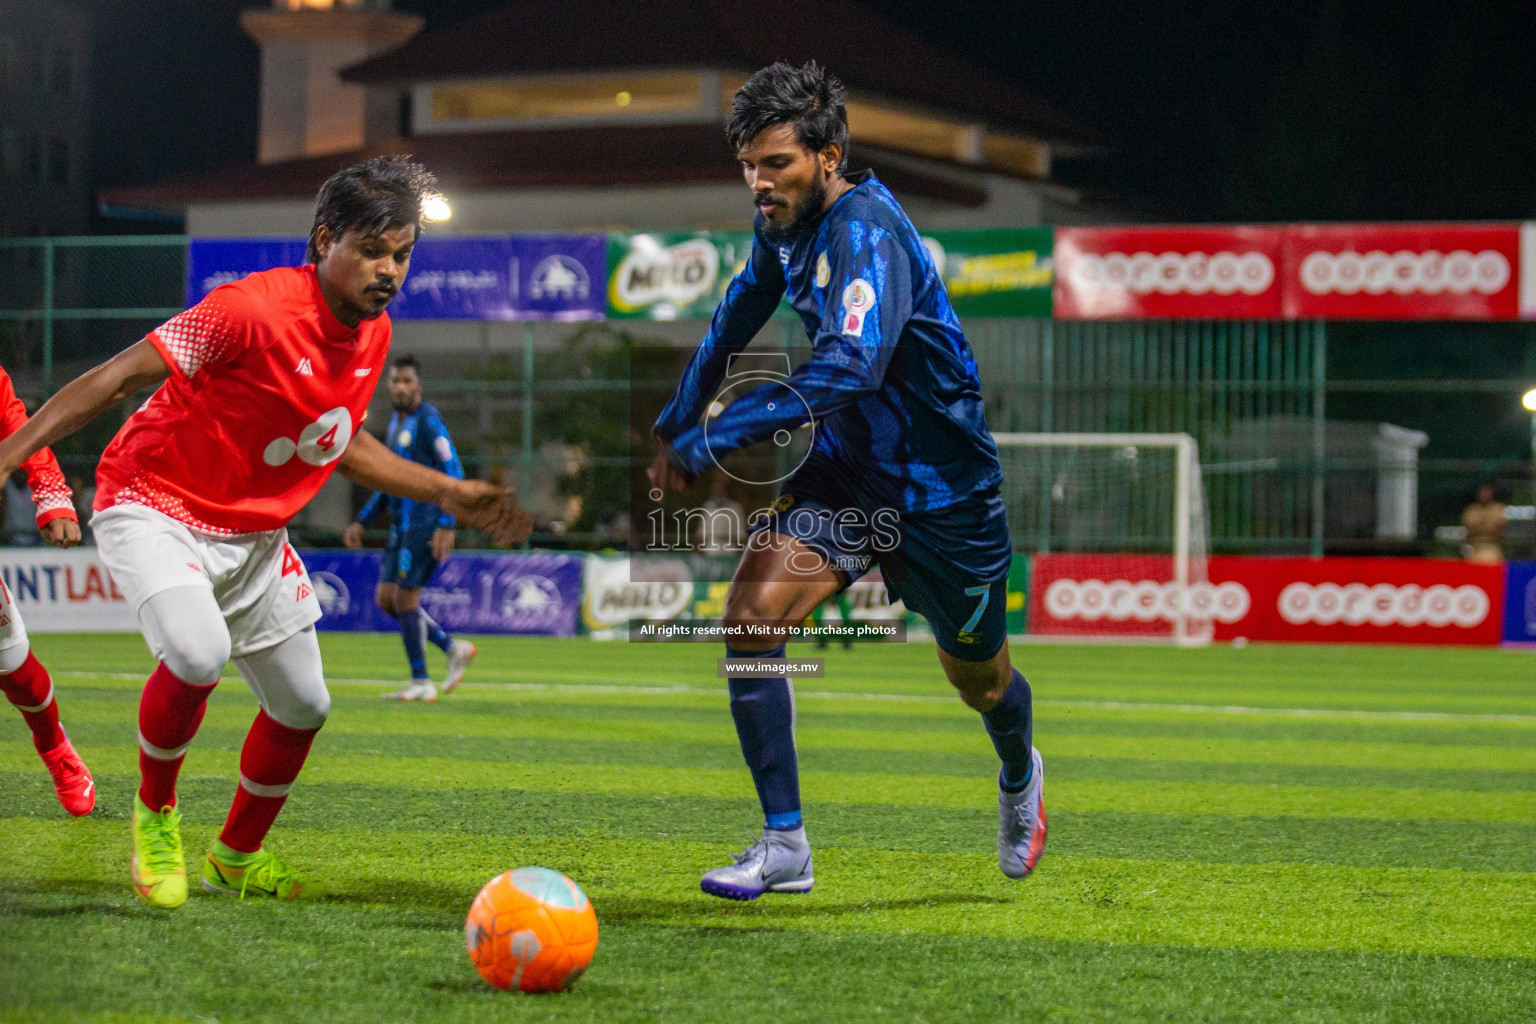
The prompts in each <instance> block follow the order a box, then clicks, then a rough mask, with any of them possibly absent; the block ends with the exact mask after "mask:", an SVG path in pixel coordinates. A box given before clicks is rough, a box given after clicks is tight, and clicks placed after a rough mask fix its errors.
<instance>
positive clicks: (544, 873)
mask: <svg viewBox="0 0 1536 1024" xmlns="http://www.w3.org/2000/svg"><path fill="white" fill-rule="evenodd" d="M464 944H465V946H467V947H468V948H469V959H470V960H471V961H472V962H473V963H474V965H475V969H476V970H478V971H479V972H480V975H481V977H483V978H485V980H486V981H488V982H490V983H491V984H492V985H495V986H496V987H497V988H499V989H513V988H516V989H521V990H522V991H524V992H554V991H557V990H559V989H564V988H570V987H571V986H572V985H574V984H575V983H576V979H577V978H579V977H581V973H582V972H583V971H585V970H586V969H587V965H588V964H590V963H591V962H592V954H593V953H595V952H597V914H596V913H595V912H594V911H593V910H592V903H591V901H590V900H588V899H587V895H586V893H584V892H582V891H581V888H580V887H579V886H578V885H577V884H576V883H575V882H573V881H571V880H570V879H569V878H567V877H565V876H564V875H562V874H561V873H560V872H558V871H551V870H549V869H548V868H516V869H514V870H512V871H507V872H503V873H502V874H499V875H497V876H496V877H495V878H493V879H491V880H490V881H489V882H486V883H485V888H483V889H481V890H480V895H478V896H476V897H475V902H473V903H471V904H470V906H469V917H468V918H466V919H465V921H464Z"/></svg>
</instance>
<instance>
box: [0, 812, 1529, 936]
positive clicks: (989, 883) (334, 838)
mask: <svg viewBox="0 0 1536 1024" xmlns="http://www.w3.org/2000/svg"><path fill="white" fill-rule="evenodd" d="M3 825H4V827H3V828H0V857H4V859H5V862H6V863H7V864H8V865H9V875H10V877H12V878H13V879H14V878H29V879H34V880H38V881H50V880H61V881H71V882H74V883H79V882H80V881H82V880H84V881H96V882H101V883H106V884H117V885H122V886H126V884H127V883H126V878H125V868H124V866H123V865H122V863H121V857H120V856H119V857H111V858H103V857H102V856H101V855H100V852H99V851H101V850H104V849H106V848H108V847H109V846H110V847H116V846H117V845H119V843H118V840H119V839H120V836H121V829H120V826H117V825H116V824H115V823H108V822H95V821H89V820H87V821H77V822H41V821H35V820H29V819H14V818H12V819H6V820H4V822H3ZM66 830H68V831H66ZM108 830H110V835H109V834H108ZM185 832H186V836H185V838H186V842H187V844H188V846H189V847H190V848H191V849H192V850H198V849H201V848H202V847H203V846H204V845H206V844H207V843H208V842H210V841H211V839H212V838H213V829H212V828H209V827H201V826H193V827H189V828H187V829H186V830H185ZM85 834H90V835H91V838H92V840H93V841H92V842H90V843H88V844H82V843H80V842H78V839H79V838H80V837H81V836H82V835H85ZM70 838H73V839H75V840H77V841H75V842H69V841H66V840H67V839H70ZM283 852H284V855H285V856H287V857H288V858H289V859H291V860H293V861H294V862H295V863H298V864H301V865H306V866H308V865H313V867H312V870H321V871H323V872H324V873H325V874H326V875H327V876H329V877H330V878H331V879H334V880H335V884H333V885H332V886H331V887H330V890H329V895H330V898H332V899H334V900H339V901H342V902H345V903H357V902H364V903H391V904H396V905H406V906H417V907H424V908H426V907H435V908H440V909H449V908H452V907H462V906H464V905H467V903H468V901H469V897H470V896H471V895H472V894H473V892H474V891H475V889H476V888H478V887H479V885H480V884H481V882H482V881H483V880H484V879H486V878H489V877H490V876H491V875H493V874H495V873H497V872H498V871H501V870H505V868H506V867H507V866H508V865H509V864H515V863H545V864H555V865H559V866H560V867H561V868H562V869H563V870H566V871H567V872H568V873H570V874H571V875H572V876H573V877H576V878H579V879H582V880H583V883H584V885H585V887H586V889H587V892H588V894H589V895H590V896H591V897H592V900H593V904H594V905H595V906H596V907H597V910H598V914H599V915H600V916H601V917H604V918H606V919H607V920H609V921H614V922H623V923H625V924H657V925H665V926H668V927H720V928H751V929H763V928H768V929H783V930H789V931H815V932H848V933H855V934H893V935H900V934H911V933H916V932H922V933H929V934H937V935H950V936H967V935H974V936H988V937H991V938H993V939H995V940H1000V941H1006V940H1010V939H1012V940H1023V939H1062V938H1068V937H1072V938H1076V939H1084V938H1086V939H1089V940H1091V941H1096V942H1111V943H1117V944H1128V945H1175V946H1190V947H1200V948H1233V949H1282V950H1311V951H1327V950H1333V951H1357V952H1385V951H1396V952H1407V953H1422V954H1449V955H1458V956H1473V957H1519V958H1526V959H1529V958H1533V957H1536V893H1533V889H1532V886H1531V878H1530V876H1529V875H1525V874H1495V873H1486V874H1474V873H1471V872H1464V871H1454V870H1430V869H1405V868H1348V867H1335V866H1326V865H1240V866H1234V865H1226V864H1209V863H1190V862H1162V861H1129V862H1128V861H1121V860H1114V859H1109V858H1083V859H1076V858H1061V859H1059V860H1057V861H1054V862H1052V861H1050V860H1049V859H1048V860H1047V861H1046V862H1045V863H1046V865H1048V866H1047V867H1043V868H1042V869H1041V871H1040V872H1038V873H1037V874H1036V876H1035V877H1034V878H1032V879H1030V880H1029V881H1028V882H1026V883H1022V884H1020V883H1013V882H1010V880H1008V879H1005V878H1003V877H1002V876H1001V875H1000V874H999V873H998V871H997V866H996V863H995V860H994V859H993V858H992V857H990V856H986V855H983V854H976V855H948V854H929V855H926V856H923V857H913V856H911V855H909V854H903V853H893V852H886V851H880V850H850V849H827V850H824V851H823V852H822V853H821V855H820V857H819V858H818V860H817V864H816V873H817V892H816V893H815V894H813V895H812V896H811V897H808V898H806V899H796V900H790V899H775V900H765V901H762V902H761V903H758V904H749V905H734V904H723V903H722V901H719V900H714V899H711V898H710V897H707V896H704V895H702V894H700V893H699V892H698V890H697V888H696V886H697V880H698V876H699V873H700V872H701V871H703V870H705V869H707V868H708V867H710V866H713V865H714V864H715V863H717V862H718V861H719V859H720V852H719V847H718V846H717V845H715V844H696V843H686V842H665V841H663V842H645V841H637V840H623V841H619V842H614V841H605V840H602V839H598V838H595V837H591V836H583V837H580V838H579V839H575V840H547V839H546V840H539V839H533V838H528V839H516V840H503V841H498V842H496V843H465V842H463V841H462V839H461V837H458V836H446V837H445V836H442V835H440V834H436V833H433V832H420V833H406V832H398V833H389V832H373V831H370V830H349V829H326V830H323V831H305V830H288V831H286V832H285V833H284V838H283ZM198 898H203V897H202V895H201V894H199V897H198ZM212 898H217V897H212ZM1319 901H1322V902H1323V903H1324V904H1325V905H1332V906H1348V907H1349V908H1350V909H1351V913H1350V914H1349V915H1347V916H1346V915H1318V914H1317V913H1316V906H1317V903H1318V902H1319Z"/></svg>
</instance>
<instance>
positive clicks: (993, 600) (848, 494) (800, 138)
mask: <svg viewBox="0 0 1536 1024" xmlns="http://www.w3.org/2000/svg"><path fill="white" fill-rule="evenodd" d="M844 95H845V94H844V90H843V87H842V85H841V83H839V82H838V81H837V80H836V79H835V78H833V77H831V76H830V75H828V74H827V72H826V71H825V70H824V69H822V68H820V67H818V66H817V65H815V64H814V63H813V64H807V65H805V66H803V67H792V66H790V65H787V64H783V63H779V64H774V65H772V66H770V67H767V68H764V69H763V70H761V71H759V72H758V73H757V74H755V75H753V76H752V77H751V78H750V79H748V81H747V83H746V84H745V85H744V86H742V88H741V90H740V91H739V92H738V93H737V94H736V96H735V98H734V100H733V101H732V104H731V114H730V118H729V122H728V125H727V134H728V137H729V140H730V142H731V144H732V145H733V147H734V148H735V150H736V155H737V157H738V158H739V159H740V161H741V164H742V168H743V170H744V173H745V176H746V182H747V185H748V187H749V188H750V189H751V190H752V198H753V202H754V204H755V205H756V208H757V216H756V219H755V223H754V234H755V238H754V242H753V246H752V254H751V257H750V258H749V260H748V262H747V264H746V266H745V267H744V268H743V269H742V271H741V272H740V273H739V274H737V275H736V277H735V279H734V280H732V281H731V283H730V285H729V287H728V288H727V290H726V294H725V298H724V299H723V300H722V301H721V303H720V307H719V309H717V310H716V311H715V316H714V320H713V321H712V322H711V324H710V327H709V332H708V333H707V334H706V335H705V337H704V340H703V341H702V342H701V343H700V345H699V347H698V350H697V351H696V352H695V353H694V355H693V359H692V361H691V362H690V363H689V365H688V368H687V370H686V371H685V372H684V375H683V378H682V381H681V382H680V383H679V385H678V387H677V390H676V392H675V393H674V394H673V396H672V399H671V401H670V402H669V403H668V405H667V406H666V408H665V409H664V410H663V412H662V414H661V416H660V418H659V419H658V420H657V422H656V425H655V428H654V433H655V436H656V438H657V440H658V442H659V446H660V452H659V454H658V455H657V457H656V461H655V462H654V463H653V464H652V466H651V468H650V470H649V476H650V479H651V482H652V484H653V486H655V487H658V488H662V489H664V490H672V491H677V490H681V489H683V488H685V487H687V486H688V485H689V484H690V483H691V482H692V481H693V480H694V479H696V478H697V477H698V476H699V475H701V474H703V473H706V472H709V471H710V470H711V469H712V468H713V467H715V466H716V465H717V462H718V460H719V459H721V458H722V457H723V456H724V455H726V454H727V453H728V452H731V451H734V450H737V449H740V448H744V447H746V446H748V445H752V444H755V443H758V442H760V441H776V442H777V443H779V444H781V445H782V444H784V443H785V442H786V440H787V439H788V438H789V436H790V434H789V432H792V431H795V430H798V429H801V428H803V427H806V426H807V425H809V429H810V430H811V431H812V432H813V434H812V437H813V440H812V442H811V446H810V450H809V452H808V454H807V456H806V458H805V461H804V462H803V463H801V465H800V466H799V468H798V469H796V470H795V472H794V473H793V475H792V476H790V477H789V478H788V479H787V480H786V481H784V483H783V485H782V489H781V491H780V494H779V498H778V500H777V501H775V502H774V504H773V506H772V509H771V510H770V513H769V514H767V515H764V516H759V517H758V519H757V523H756V530H755V532H753V533H752V534H751V536H750V537H749V538H748V544H747V549H746V551H745V552H744V553H743V555H742V560H741V564H740V565H739V566H738V568H737V571H736V575H735V578H734V579H733V580H732V583H731V589H730V592H729V596H728V597H727V599H726V607H725V624H726V626H727V627H729V628H733V629H735V630H738V632H736V633H734V634H733V635H732V639H731V640H730V641H729V642H728V643H727V646H726V654H727V656H728V657H733V658H752V659H755V660H756V661H758V662H759V663H762V662H765V661H766V662H768V663H769V664H772V663H773V662H775V661H779V660H780V659H782V658H783V657H784V637H785V636H786V635H787V633H786V629H787V627H788V625H790V624H792V623H799V622H802V621H804V619H805V617H806V615H807V614H809V613H810V611H811V610H812V609H813V608H815V607H816V606H817V605H819V604H821V603H822V602H823V601H825V600H827V598H829V597H831V596H833V595H834V594H836V593H837V592H839V591H840V590H842V589H843V588H845V587H847V586H848V585H849V583H851V582H852V581H853V580H855V579H857V578H858V577H859V576H860V575H861V574H863V573H864V572H866V571H867V570H868V569H869V568H870V567H871V566H872V565H873V564H876V563H878V564H879V565H880V567H881V570H882V572H883V574H884V577H885V580H886V584H887V587H888V588H889V589H890V591H891V592H892V595H893V596H894V597H898V598H900V599H901V600H903V601H904V602H906V604H907V606H908V607H909V608H911V609H913V610H915V611H918V612H920V613H922V615H923V616H924V617H925V618H926V619H927V620H928V622H929V624H930V625H931V626H932V628H933V633H934V636H935V638H936V639H937V641H938V648H939V662H940V664H941V665H942V666H943V668H944V673H945V675H947V676H948V677H949V681H950V682H951V683H952V684H953V685H954V686H955V688H956V689H957V690H958V691H959V694H960V699H961V700H963V701H964V702H965V703H966V704H968V705H970V706H971V707H972V708H974V709H975V710H977V711H978V712H980V713H981V717H982V721H983V723H984V725H985V727H986V730H987V732H988V733H989V734H990V735H991V738H992V742H993V745H994V747H995V748H996V750H997V753H998V756H999V757H1000V758H1001V759H1002V769H1001V771H1000V773H999V776H998V804H999V811H1000V818H1001V822H1000V827H999V831H998V837H997V855H998V864H999V866H1000V867H1001V868H1002V871H1003V873H1004V874H1006V875H1008V876H1009V877H1011V878H1023V877H1025V876H1027V875H1029V873H1030V872H1031V871H1033V870H1034V867H1035V864H1036V862H1037V861H1038V860H1039V858H1040V856H1041V854H1042V853H1043V852H1044V847H1045V831H1046V823H1045V811H1044V806H1043V804H1042V790H1043V781H1044V780H1043V774H1044V773H1043V768H1042V766H1041V761H1040V754H1039V752H1038V751H1036V750H1035V749H1034V747H1033V745H1032V732H1033V725H1032V715H1031V701H1030V689H1029V684H1028V683H1027V682H1026V681H1025V679H1024V677H1023V676H1022V675H1021V674H1019V672H1018V671H1016V670H1015V669H1014V668H1013V667H1012V666H1011V664H1010V663H1009V660H1008V644H1007V633H1006V629H1005V625H1004V614H1003V613H1004V605H1005V586H1006V579H1007V575H1008V564H1009V561H1010V559H1011V557H1012V549H1011V544H1010V541H1009V537H1008V525H1007V520H1006V518H1005V515H1004V511H1003V503H1002V500H1001V498H1000V497H999V493H998V490H999V486H1000V484H1001V482H1002V470H1001V467H1000V464H999V462H998V457H997V448H996V445H995V444H994V443H993V441H992V437H991V435H990V434H989V433H988V431H987V424H986V419H985V417H984V416H983V412H982V400H981V388H980V383H979V381H978V380H977V376H976V364H975V361H974V359H973V358H972V355H971V348H970V345H969V343H968V342H967V341H966V339H965V335H964V334H963V333H962V332H961V329H960V321H959V319H958V318H957V317H956V315H955V312H954V310H953V309H952V308H951V307H950V304H949V299H948V296H947V295H946V293H945V291H944V284H943V282H942V281H941V280H940V278H939V275H938V272H937V270H936V269H935V267H934V263H933V259H932V257H931V256H930V255H929V254H928V251H927V249H926V248H925V247H924V246H923V243H922V240H921V238H919V236H918V233H917V231H916V229H914V228H913V226H912V223H911V221H909V220H908V219H907V216H906V214H905V213H903V212H902V209H901V206H900V205H899V204H898V203H897V202H896V200H895V198H894V197H892V195H891V193H890V192H889V191H887V190H886V188H885V186H884V185H882V184H881V183H880V182H879V181H878V180H876V179H875V177H874V176H873V175H872V174H870V173H868V172H861V173H857V174H848V173H845V170H844V169H845V166H846V154H847V149H848V122H847V117H846V113H845V110H844V105H843V103H844ZM785 297H787V298H788V300H789V304H790V306H791V307H793V309H794V311H795V312H796V313H797V314H799V316H800V319H801V321H802V323H803V324H804V326H805V330H806V333H807V334H808V335H809V336H810V340H811V348H812V353H811V356H810V358H809V359H807V360H806V361H805V362H804V363H803V364H802V365H801V366H800V367H799V368H798V369H796V370H795V371H794V373H793V374H791V375H790V376H789V377H787V378H786V379H783V380H781V381H778V382H773V383H765V384H763V385H762V386H759V387H758V388H756V389H755V390H753V391H750V392H748V393H746V394H745V395H742V396H741V397H739V398H737V399H736V400H735V401H734V402H732V403H731V404H729V405H727V406H725V408H724V409H723V411H721V410H719V409H718V408H716V409H715V410H713V413H712V415H711V416H710V418H707V419H704V420H703V421H702V422H701V417H702V416H704V415H705V413H706V410H708V409H709V408H710V406H711V402H712V401H713V399H714V397H715V394H716V389H717V388H718V387H719V386H720V384H721V382H722V380H724V378H725V377H726V375H727V374H728V372H729V361H730V359H731V357H732V356H733V355H735V354H736V353H738V352H740V351H741V350H742V348H743V347H744V346H745V345H747V343H748V342H749V341H751V339H752V338H753V336H754V335H756V334H757V332H758V330H759V329H761V328H762V327H763V325H764V324H765V323H766V322H767V320H768V318H769V316H770V315H771V314H772V313H773V310H774V309H775V307H777V306H778V304H779V302H780V300H781V299H782V298H785ZM753 625H755V626H759V627H761V626H764V625H766V626H769V627H771V629H772V632H771V634H770V635H769V636H767V637H764V636H761V635H754V634H753V633H752V632H751V631H749V630H748V629H747V628H746V627H748V626H753ZM759 671H760V672H761V670H759ZM729 685H730V695H731V714H732V717H733V718H734V719H735V722H736V731H737V735H738V737H739V738H740V740H741V749H742V753H743V754H744V755H745V757H746V761H747V767H748V768H749V769H751V772H752V778H753V781H754V782H755V783H756V787H757V794H758V798H759V800H760V801H761V803H762V806H763V812H764V816H765V819H766V820H765V828H764V831H763V836H762V838H761V839H759V840H757V841H756V842H755V843H754V844H753V845H752V846H751V847H750V848H748V849H747V850H746V851H744V852H743V853H742V854H740V855H739V856H738V857H737V859H736V862H735V863H734V864H731V865H729V866H726V867H723V868H717V869H715V870H713V871H710V872H709V873H707V874H706V875H705V876H704V878H703V881H702V883H701V885H702V888H703V890H704V891H705V892H707V893H710V894H712V895H715V896H723V897H727V898H730V899H746V900H750V899H756V898H757V897H758V896H761V895H762V894H763V893H764V892H807V891H809V890H810V888H811V884H812V873H811V850H810V845H809V843H808V841H807V839H806V834H805V827H804V824H803V822H802V820H801V815H800V784H799V770H798V766H797V763H796V755H795V740H794V721H795V705H794V691H793V689H792V688H791V686H790V684H789V680H788V679H787V678H786V677H785V676H784V675H781V674H775V673H772V672H768V673H766V674H758V675H751V676H749V677H733V678H731V679H730V681H729Z"/></svg>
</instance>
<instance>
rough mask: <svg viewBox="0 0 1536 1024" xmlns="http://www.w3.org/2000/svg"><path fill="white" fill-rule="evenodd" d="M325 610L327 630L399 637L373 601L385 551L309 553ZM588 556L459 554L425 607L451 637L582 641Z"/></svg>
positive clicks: (425, 595)
mask: <svg viewBox="0 0 1536 1024" xmlns="http://www.w3.org/2000/svg"><path fill="white" fill-rule="evenodd" d="M300 557H302V558H303V559H304V564H305V566H306V567H307V568H308V569H309V576H310V579H311V580H312V581H313V582H314V585H315V595H316V596H317V597H319V599H320V607H321V609H322V610H323V611H324V612H325V615H324V617H323V618H322V619H321V620H320V624H319V628H320V629H334V630H362V631H368V630H373V631H380V632H395V631H397V630H398V629H399V628H400V627H399V624H398V623H397V622H396V621H395V620H394V619H392V618H390V617H389V616H387V615H385V614H384V613H383V612H381V611H379V609H378V608H377V607H376V606H375V605H374V603H373V591H374V588H375V587H376V586H377V585H378V582H379V559H380V553H379V552H378V551H376V550H374V551H337V550H319V551H303V552H300ZM581 563H582V556H580V555H570V554H564V553H545V552H536V551H534V552H523V551H519V552H508V553H496V554H492V553H470V552H457V553H455V554H454V555H453V557H451V558H449V559H448V560H446V561H445V562H443V563H442V565H441V566H439V568H438V570H437V575H436V576H434V577H433V579H432V584H431V586H428V587H426V588H425V589H423V590H422V592H421V606H422V607H423V608H425V609H426V611H427V613H428V614H429V615H431V616H432V617H433V618H434V619H436V620H437V621H438V622H439V623H440V624H441V625H442V627H443V628H444V629H446V630H447V631H448V632H450V633H513V634H519V635H525V636H575V635H576V622H577V614H578V611H579V609H580V606H581V568H582V565H581Z"/></svg>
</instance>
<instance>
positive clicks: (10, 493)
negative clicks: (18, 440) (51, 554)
mask: <svg viewBox="0 0 1536 1024" xmlns="http://www.w3.org/2000/svg"><path fill="white" fill-rule="evenodd" d="M4 491H5V533H6V536H7V537H8V538H9V543H10V545H11V547H15V548H37V547H42V545H43V535H42V534H41V533H39V532H38V529H37V509H36V508H35V507H34V506H33V504H32V488H30V487H28V486H27V473H26V470H23V469H18V470H17V471H16V472H14V473H12V474H11V475H10V476H9V477H8V478H6V481H5V488H4Z"/></svg>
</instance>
